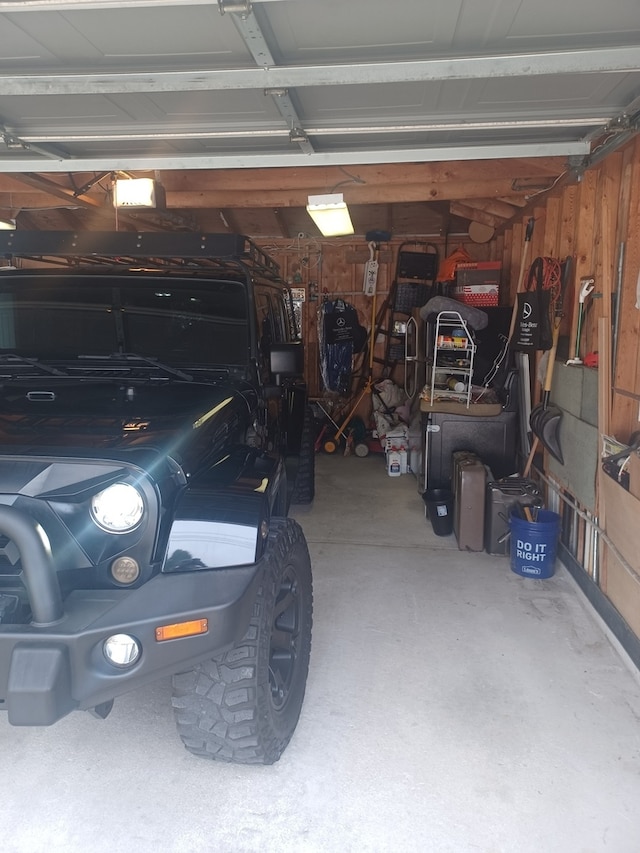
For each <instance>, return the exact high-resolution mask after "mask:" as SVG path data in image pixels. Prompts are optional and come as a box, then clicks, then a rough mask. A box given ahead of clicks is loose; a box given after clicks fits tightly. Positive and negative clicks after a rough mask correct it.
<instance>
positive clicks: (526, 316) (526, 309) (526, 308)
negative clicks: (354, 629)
mask: <svg viewBox="0 0 640 853" xmlns="http://www.w3.org/2000/svg"><path fill="white" fill-rule="evenodd" d="M522 316H523V317H524V319H525V320H528V319H529V317H530V316H531V305H530V304H529V303H528V302H525V303H524V305H523V306H522Z"/></svg>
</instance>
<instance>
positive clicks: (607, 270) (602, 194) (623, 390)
mask: <svg viewBox="0 0 640 853" xmlns="http://www.w3.org/2000/svg"><path fill="white" fill-rule="evenodd" d="M533 205H534V206H533V208H532V210H531V211H527V213H526V215H525V216H523V220H522V222H520V223H518V224H517V225H514V227H513V228H511V229H509V230H508V231H507V232H506V233H505V234H504V235H503V236H501V237H500V238H499V240H498V243H499V251H500V252H501V253H502V257H503V263H504V266H505V269H506V270H507V271H508V273H507V277H506V281H505V282H504V285H505V287H508V289H509V300H508V301H510V300H512V299H513V294H514V293H515V289H516V285H517V280H518V268H519V262H518V257H519V256H520V257H521V255H522V251H523V233H524V231H523V229H524V225H525V222H526V219H527V218H528V216H530V215H533V216H534V217H535V226H534V233H533V238H532V241H531V254H530V257H531V258H535V257H537V256H539V255H543V256H551V257H557V258H564V257H566V256H567V255H572V256H573V258H574V276H573V283H572V285H571V286H570V288H569V291H568V293H567V295H566V299H565V305H564V311H565V316H564V318H563V322H562V326H561V333H562V334H565V335H567V336H568V338H569V340H568V344H569V347H570V350H571V354H573V348H574V343H575V333H576V325H577V318H578V311H577V299H578V291H579V289H580V281H581V279H583V278H594V280H595V289H594V292H593V294H592V295H591V296H590V297H588V299H587V301H586V302H585V307H586V314H585V320H584V324H583V332H582V341H581V347H580V350H581V354H582V355H584V354H585V353H589V352H598V353H599V357H600V367H601V370H600V373H601V378H602V382H601V385H602V400H601V412H600V424H599V425H600V427H601V431H603V432H605V433H607V434H614V435H616V436H617V437H618V438H619V439H620V440H622V441H626V440H627V439H628V438H629V436H630V435H631V434H632V433H633V432H634V431H635V430H637V429H639V428H640V412H639V407H640V368H639V360H640V346H639V337H638V330H639V327H640V311H639V310H638V309H637V308H636V307H635V305H636V299H637V294H636V286H637V281H638V270H639V267H640V241H639V239H638V238H639V236H640V138H636V140H635V141H634V142H632V143H630V144H628V145H627V146H626V147H625V148H624V149H622V150H620V151H617V152H614V153H613V154H610V155H609V156H608V157H607V158H606V159H604V160H603V161H602V162H601V163H599V164H598V165H597V166H594V167H592V168H590V169H588V170H587V171H586V172H584V174H583V175H582V177H581V180H579V181H578V182H576V183H571V184H569V185H567V186H565V187H563V188H562V189H560V190H558V191H555V192H552V193H548V194H546V195H544V196H541V197H540V204H539V205H536V204H535V200H534V201H533ZM614 359H615V361H614Z"/></svg>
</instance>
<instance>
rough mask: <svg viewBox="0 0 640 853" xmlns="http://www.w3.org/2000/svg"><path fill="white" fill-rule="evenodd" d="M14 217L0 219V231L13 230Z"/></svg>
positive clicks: (14, 224) (14, 227)
mask: <svg viewBox="0 0 640 853" xmlns="http://www.w3.org/2000/svg"><path fill="white" fill-rule="evenodd" d="M15 230H16V221H15V219H0V231H15Z"/></svg>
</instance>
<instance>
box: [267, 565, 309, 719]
mask: <svg viewBox="0 0 640 853" xmlns="http://www.w3.org/2000/svg"><path fill="white" fill-rule="evenodd" d="M302 618H303V613H302V596H301V595H300V585H299V582H298V577H297V575H296V572H295V570H294V568H293V566H288V567H287V569H286V570H285V572H284V575H283V577H282V580H281V582H280V587H279V589H278V592H277V594H276V602H275V607H274V611H273V622H272V626H271V640H270V644H269V686H270V688H271V700H272V702H273V705H274V707H275V708H276V709H277V710H281V709H282V708H283V707H284V706H285V705H286V703H287V700H288V698H289V695H290V692H291V688H292V685H293V682H294V679H295V674H296V664H297V660H298V654H299V641H300V631H301V627H302Z"/></svg>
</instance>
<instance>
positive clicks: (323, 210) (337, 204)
mask: <svg viewBox="0 0 640 853" xmlns="http://www.w3.org/2000/svg"><path fill="white" fill-rule="evenodd" d="M307 201H308V203H307V213H308V214H309V216H310V217H311V218H312V219H313V221H314V222H315V223H316V225H317V226H318V228H319V229H320V233H321V234H322V236H323V237H340V236H342V235H344V234H353V233H354V228H353V224H352V222H351V217H350V216H349V208H348V207H347V205H346V204H345V202H344V198H343V197H342V193H330V194H328V195H310V196H308V200H307Z"/></svg>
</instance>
